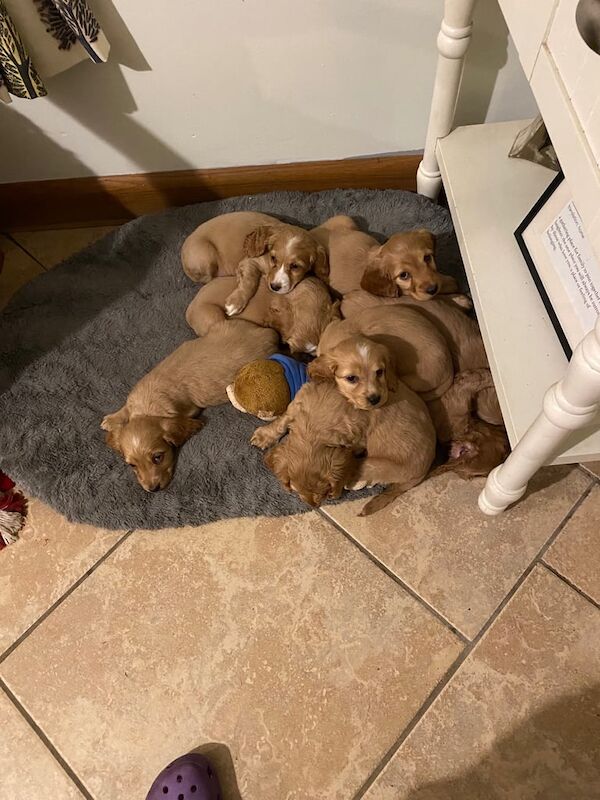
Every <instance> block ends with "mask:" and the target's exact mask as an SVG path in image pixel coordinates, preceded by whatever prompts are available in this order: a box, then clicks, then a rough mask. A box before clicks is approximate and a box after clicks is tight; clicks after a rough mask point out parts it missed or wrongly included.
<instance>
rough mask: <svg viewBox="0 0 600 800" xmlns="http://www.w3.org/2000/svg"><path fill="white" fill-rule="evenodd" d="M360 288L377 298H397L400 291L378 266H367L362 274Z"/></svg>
mask: <svg viewBox="0 0 600 800" xmlns="http://www.w3.org/2000/svg"><path fill="white" fill-rule="evenodd" d="M360 288H361V289H364V290H365V292H370V293H371V294H376V295H378V297H399V296H400V295H401V294H402V291H401V289H400V288H399V287H398V286H397V285H396V284H395V283H394V281H393V280H392V279H391V278H389V277H388V276H387V275H386V274H385V273H384V272H383V271H382V268H381V266H380V265H379V264H377V263H375V264H369V266H368V267H367V268H366V270H365V271H364V272H363V276H362V278H361V281H360Z"/></svg>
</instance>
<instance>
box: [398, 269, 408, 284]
mask: <svg viewBox="0 0 600 800" xmlns="http://www.w3.org/2000/svg"><path fill="white" fill-rule="evenodd" d="M409 278H410V272H407V271H406V270H404V272H401V273H400V280H401V281H407V280H408V279H409Z"/></svg>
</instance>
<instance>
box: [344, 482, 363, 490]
mask: <svg viewBox="0 0 600 800" xmlns="http://www.w3.org/2000/svg"><path fill="white" fill-rule="evenodd" d="M366 485H367V482H366V481H356V483H352V484H350V485H349V486H344V489H346V491H348V492H359V491H360V490H361V489H364V488H365V487H366Z"/></svg>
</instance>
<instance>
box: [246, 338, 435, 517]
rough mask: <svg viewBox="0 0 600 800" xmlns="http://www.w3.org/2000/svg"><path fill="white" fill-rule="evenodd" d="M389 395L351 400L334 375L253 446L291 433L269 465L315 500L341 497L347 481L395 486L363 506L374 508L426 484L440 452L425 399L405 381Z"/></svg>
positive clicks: (382, 355) (305, 392)
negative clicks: (380, 400) (374, 402)
mask: <svg viewBox="0 0 600 800" xmlns="http://www.w3.org/2000/svg"><path fill="white" fill-rule="evenodd" d="M360 344H362V342H360V343H359V345H360ZM371 347H372V351H373V355H374V357H375V360H376V361H377V363H385V362H386V360H387V359H388V358H389V354H387V353H386V352H385V348H384V347H383V346H381V345H377V344H376V343H375V342H372V343H371ZM385 395H386V399H387V401H386V403H385V404H378V406H377V407H374V408H372V410H365V409H363V407H362V401H360V400H358V399H357V398H353V401H352V402H349V401H348V400H347V399H346V397H345V396H344V395H343V394H342V393H341V392H340V391H339V390H338V387H337V386H336V384H335V383H334V381H333V380H325V381H321V380H318V381H316V382H309V383H307V384H305V385H304V386H303V387H302V389H301V390H300V391H299V392H298V394H297V395H296V397H295V398H294V400H293V401H292V402H291V403H290V405H289V406H288V409H287V411H286V413H285V414H284V415H283V416H282V417H279V418H278V419H276V420H275V421H274V422H272V423H271V424H270V425H266V426H264V427H262V428H258V429H257V430H256V431H255V433H254V435H253V437H252V440H251V441H252V444H254V445H255V446H257V447H260V448H261V449H265V448H267V447H269V446H271V445H274V444H276V442H278V440H279V439H280V438H281V437H282V436H284V435H285V433H287V432H288V431H289V435H288V437H287V438H286V439H285V440H284V441H283V442H282V443H281V444H279V445H277V446H276V447H275V448H274V449H273V450H272V451H271V452H270V453H267V455H266V457H265V463H266V464H267V466H268V467H269V468H270V469H271V470H272V471H273V472H274V473H275V475H276V476H277V477H278V478H279V479H280V481H281V482H282V484H283V486H284V487H285V488H286V489H288V490H290V491H295V492H297V493H298V494H299V495H300V497H301V498H302V499H303V500H304V501H305V502H307V503H308V504H309V505H312V506H318V505H320V503H321V502H322V501H323V500H324V499H335V498H337V497H339V495H340V494H341V491H342V488H343V486H344V485H353V486H354V487H355V488H361V487H363V486H365V485H375V484H379V483H382V484H392V485H391V486H388V488H387V489H386V490H385V491H384V493H383V494H381V495H378V496H377V497H375V498H373V499H372V500H370V501H369V502H368V503H367V504H366V506H365V507H364V508H363V509H362V512H361V515H363V516H364V515H367V514H371V513H373V512H374V511H377V510H379V509H380V508H384V507H385V506H386V505H387V504H388V503H389V502H390V501H391V500H392V499H393V498H394V497H396V496H397V495H399V494H401V493H402V492H404V491H407V490H408V489H410V488H411V487H412V486H416V485H417V484H418V483H420V482H421V481H422V480H423V479H424V478H425V477H426V475H427V473H428V471H429V469H430V466H431V463H432V461H433V458H434V455H435V431H434V429H433V425H432V422H431V418H430V417H429V414H428V412H427V408H426V406H425V404H424V403H423V401H422V400H421V399H420V398H419V397H418V396H417V395H416V394H415V393H414V392H412V391H411V390H410V389H409V388H408V387H407V386H405V385H404V384H403V383H402V382H401V381H400V382H398V383H393V384H392V386H389V385H388V386H387V387H386V393H385ZM357 402H358V403H360V405H355V403H357ZM365 448H366V453H367V455H366V457H364V458H360V457H359V456H360V455H361V453H364V450H365Z"/></svg>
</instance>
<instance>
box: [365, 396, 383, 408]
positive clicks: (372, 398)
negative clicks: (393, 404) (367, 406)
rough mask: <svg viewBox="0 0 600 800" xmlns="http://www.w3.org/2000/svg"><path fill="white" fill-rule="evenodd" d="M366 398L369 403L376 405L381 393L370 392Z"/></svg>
mask: <svg viewBox="0 0 600 800" xmlns="http://www.w3.org/2000/svg"><path fill="white" fill-rule="evenodd" d="M367 400H368V401H369V403H371V405H372V406H376V405H377V403H378V402H379V401H380V400H381V395H380V394H370V395H369V396H368V397H367Z"/></svg>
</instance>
